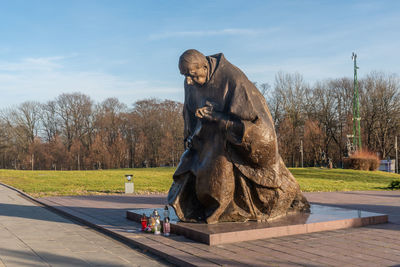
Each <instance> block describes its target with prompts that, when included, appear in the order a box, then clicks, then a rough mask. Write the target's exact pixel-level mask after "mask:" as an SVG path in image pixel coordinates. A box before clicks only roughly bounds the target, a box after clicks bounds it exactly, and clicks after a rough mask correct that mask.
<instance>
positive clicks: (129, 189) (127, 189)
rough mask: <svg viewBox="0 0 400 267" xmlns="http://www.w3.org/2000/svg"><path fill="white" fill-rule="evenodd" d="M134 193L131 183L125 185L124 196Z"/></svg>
mask: <svg viewBox="0 0 400 267" xmlns="http://www.w3.org/2000/svg"><path fill="white" fill-rule="evenodd" d="M133 192H134V186H133V183H125V194H132V193H133Z"/></svg>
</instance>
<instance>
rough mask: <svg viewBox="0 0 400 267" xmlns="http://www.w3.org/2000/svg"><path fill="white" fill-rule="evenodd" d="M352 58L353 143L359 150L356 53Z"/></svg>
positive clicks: (359, 129)
mask: <svg viewBox="0 0 400 267" xmlns="http://www.w3.org/2000/svg"><path fill="white" fill-rule="evenodd" d="M351 58H352V60H353V61H354V93H353V145H354V148H355V150H356V151H357V150H361V149H362V146H361V123H360V121H361V118H360V101H359V97H358V79H357V69H358V66H357V54H356V53H354V52H353V55H352V57H351Z"/></svg>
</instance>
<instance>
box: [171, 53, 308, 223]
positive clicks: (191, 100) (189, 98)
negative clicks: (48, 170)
mask: <svg viewBox="0 0 400 267" xmlns="http://www.w3.org/2000/svg"><path fill="white" fill-rule="evenodd" d="M179 69H180V72H181V74H182V75H184V76H185V77H186V79H185V103H184V111H183V116H184V121H185V130H184V137H185V144H186V151H185V152H184V153H183V155H182V157H181V161H180V163H179V165H178V168H177V170H176V171H175V173H174V176H173V179H174V182H173V184H172V186H171V188H170V190H169V193H168V202H169V204H170V205H171V206H172V207H173V208H174V209H175V211H176V214H177V216H178V217H179V219H180V220H181V221H184V222H204V221H205V222H207V223H217V222H226V221H247V220H261V221H262V220H267V219H272V218H276V217H278V216H282V215H285V214H287V213H288V212H291V211H301V212H308V211H309V208H310V205H309V203H308V202H307V200H306V199H305V197H304V196H303V194H302V193H301V191H300V187H299V185H298V183H297V181H296V180H295V178H294V177H293V175H292V174H291V173H290V172H289V170H288V169H287V168H286V166H285V164H284V163H283V161H282V158H281V157H280V155H279V153H278V144H277V138H276V133H275V129H274V125H273V121H272V117H271V114H270V112H269V110H268V107H267V104H266V101H265V99H264V97H263V96H262V95H261V93H260V92H259V91H258V90H257V88H256V87H255V86H254V84H253V83H252V82H250V81H249V80H248V79H247V77H246V75H245V74H244V73H243V72H242V71H241V70H239V69H238V68H237V67H236V66H234V65H232V64H231V63H229V62H228V61H227V60H226V59H225V57H224V55H223V54H222V53H221V54H216V55H212V56H207V57H206V56H204V55H203V54H202V53H200V52H199V51H197V50H194V49H190V50H187V51H186V52H184V53H183V54H182V55H181V57H180V58H179Z"/></svg>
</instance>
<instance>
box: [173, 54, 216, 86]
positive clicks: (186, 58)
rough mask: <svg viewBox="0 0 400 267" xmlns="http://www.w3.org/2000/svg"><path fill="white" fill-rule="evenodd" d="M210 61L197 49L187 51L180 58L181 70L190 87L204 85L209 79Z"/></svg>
mask: <svg viewBox="0 0 400 267" xmlns="http://www.w3.org/2000/svg"><path fill="white" fill-rule="evenodd" d="M208 68H209V67H208V61H207V59H206V57H205V56H204V55H203V54H202V53H200V52H199V51H197V50H195V49H189V50H186V51H185V52H184V53H183V54H182V55H181V56H180V58H179V70H180V72H181V74H182V75H184V76H185V77H186V82H187V84H189V85H193V84H198V85H203V84H205V83H206V82H207V78H208Z"/></svg>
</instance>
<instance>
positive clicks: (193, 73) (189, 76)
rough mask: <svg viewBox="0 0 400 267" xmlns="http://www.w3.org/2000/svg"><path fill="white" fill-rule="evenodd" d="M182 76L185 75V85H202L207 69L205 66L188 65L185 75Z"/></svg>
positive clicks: (205, 78) (204, 81) (205, 79)
mask: <svg viewBox="0 0 400 267" xmlns="http://www.w3.org/2000/svg"><path fill="white" fill-rule="evenodd" d="M182 74H183V75H185V77H186V82H187V84H189V85H193V84H195V83H196V84H198V85H203V84H205V83H206V81H207V74H208V69H207V67H206V66H199V64H188V65H187V66H186V71H185V73H182Z"/></svg>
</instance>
